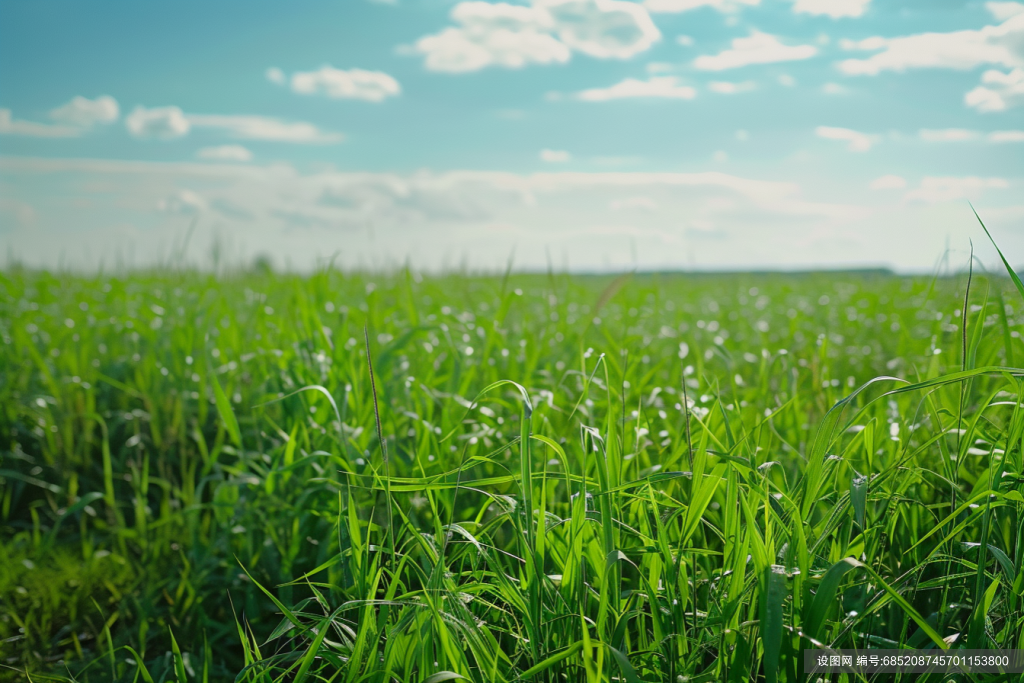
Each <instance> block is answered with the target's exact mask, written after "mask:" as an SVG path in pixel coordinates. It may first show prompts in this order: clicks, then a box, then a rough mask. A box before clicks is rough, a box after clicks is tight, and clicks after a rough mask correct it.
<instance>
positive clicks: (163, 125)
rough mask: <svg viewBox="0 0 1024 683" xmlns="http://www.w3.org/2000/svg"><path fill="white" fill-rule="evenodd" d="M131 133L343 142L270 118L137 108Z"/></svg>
mask: <svg viewBox="0 0 1024 683" xmlns="http://www.w3.org/2000/svg"><path fill="white" fill-rule="evenodd" d="M125 126H126V127H127V128H128V132H129V133H131V134H132V135H133V136H135V137H137V138H159V139H164V140H169V139H173V138H180V137H183V136H185V135H188V133H189V131H191V130H192V128H212V129H217V130H223V131H225V132H226V133H228V134H229V135H230V136H231V137H235V138H238V139H242V140H264V141H269V142H293V143H303V144H330V143H335V142H341V141H342V140H343V139H344V137H343V136H342V135H341V134H340V133H332V132H327V131H322V130H320V129H319V128H318V127H317V126H315V125H313V124H312V123H307V122H305V121H282V120H281V119H276V118H271V117H267V116H247V115H220V114H186V113H185V112H183V111H182V110H181V108H180V107H154V108H152V109H147V108H146V107H142V106H139V107H136V108H135V109H134V110H133V111H132V113H131V114H129V115H128V116H127V117H126V118H125Z"/></svg>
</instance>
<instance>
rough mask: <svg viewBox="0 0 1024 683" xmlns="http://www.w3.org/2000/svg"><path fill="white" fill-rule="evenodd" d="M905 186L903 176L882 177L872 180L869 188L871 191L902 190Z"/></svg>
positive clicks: (905, 182)
mask: <svg viewBox="0 0 1024 683" xmlns="http://www.w3.org/2000/svg"><path fill="white" fill-rule="evenodd" d="M906 186H907V181H906V179H905V178H903V176H898V175H884V176H882V177H880V178H875V179H874V180H872V181H871V185H870V186H869V187H871V189H872V190H902V189H903V188H905V187H906Z"/></svg>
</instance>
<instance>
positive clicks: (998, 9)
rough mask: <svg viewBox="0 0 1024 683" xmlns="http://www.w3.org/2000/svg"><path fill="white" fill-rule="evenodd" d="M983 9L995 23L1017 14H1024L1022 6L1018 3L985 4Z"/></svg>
mask: <svg viewBox="0 0 1024 683" xmlns="http://www.w3.org/2000/svg"><path fill="white" fill-rule="evenodd" d="M985 9H987V10H988V11H989V13H990V14H991V15H992V16H993V18H995V20H996V21H1005V20H1007V19H1009V18H1010V17H1015V16H1017V15H1018V14H1024V4H1022V3H1019V2H986V3H985Z"/></svg>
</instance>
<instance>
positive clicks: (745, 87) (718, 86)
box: [708, 81, 757, 95]
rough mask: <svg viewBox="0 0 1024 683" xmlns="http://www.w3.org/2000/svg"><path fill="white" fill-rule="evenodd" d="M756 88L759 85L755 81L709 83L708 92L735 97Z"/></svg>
mask: <svg viewBox="0 0 1024 683" xmlns="http://www.w3.org/2000/svg"><path fill="white" fill-rule="evenodd" d="M756 87H757V85H756V84H755V83H754V82H753V81H743V82H742V83H731V82H729V81H712V82H711V83H708V90H710V91H711V92H716V93H718V94H719V95H735V94H737V93H741V92H749V91H751V90H753V89H754V88H756Z"/></svg>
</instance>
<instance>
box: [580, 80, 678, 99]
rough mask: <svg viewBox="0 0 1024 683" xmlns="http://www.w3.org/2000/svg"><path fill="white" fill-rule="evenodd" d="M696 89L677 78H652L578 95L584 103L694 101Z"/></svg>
mask: <svg viewBox="0 0 1024 683" xmlns="http://www.w3.org/2000/svg"><path fill="white" fill-rule="evenodd" d="M696 96H697V91H696V89H694V88H692V87H690V86H688V85H682V84H681V83H680V81H679V79H678V78H677V77H675V76H652V77H651V78H648V79H647V80H646V81H641V80H639V79H636V78H627V79H625V80H623V81H619V82H618V83H616V84H615V85H612V86H610V87H607V88H591V89H589V90H584V91H582V92H580V93H577V94H576V98H577V99H580V100H583V101H584V102H607V101H609V100H619V99H627V98H666V99H679V100H692V99H693V98H694V97H696Z"/></svg>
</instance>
